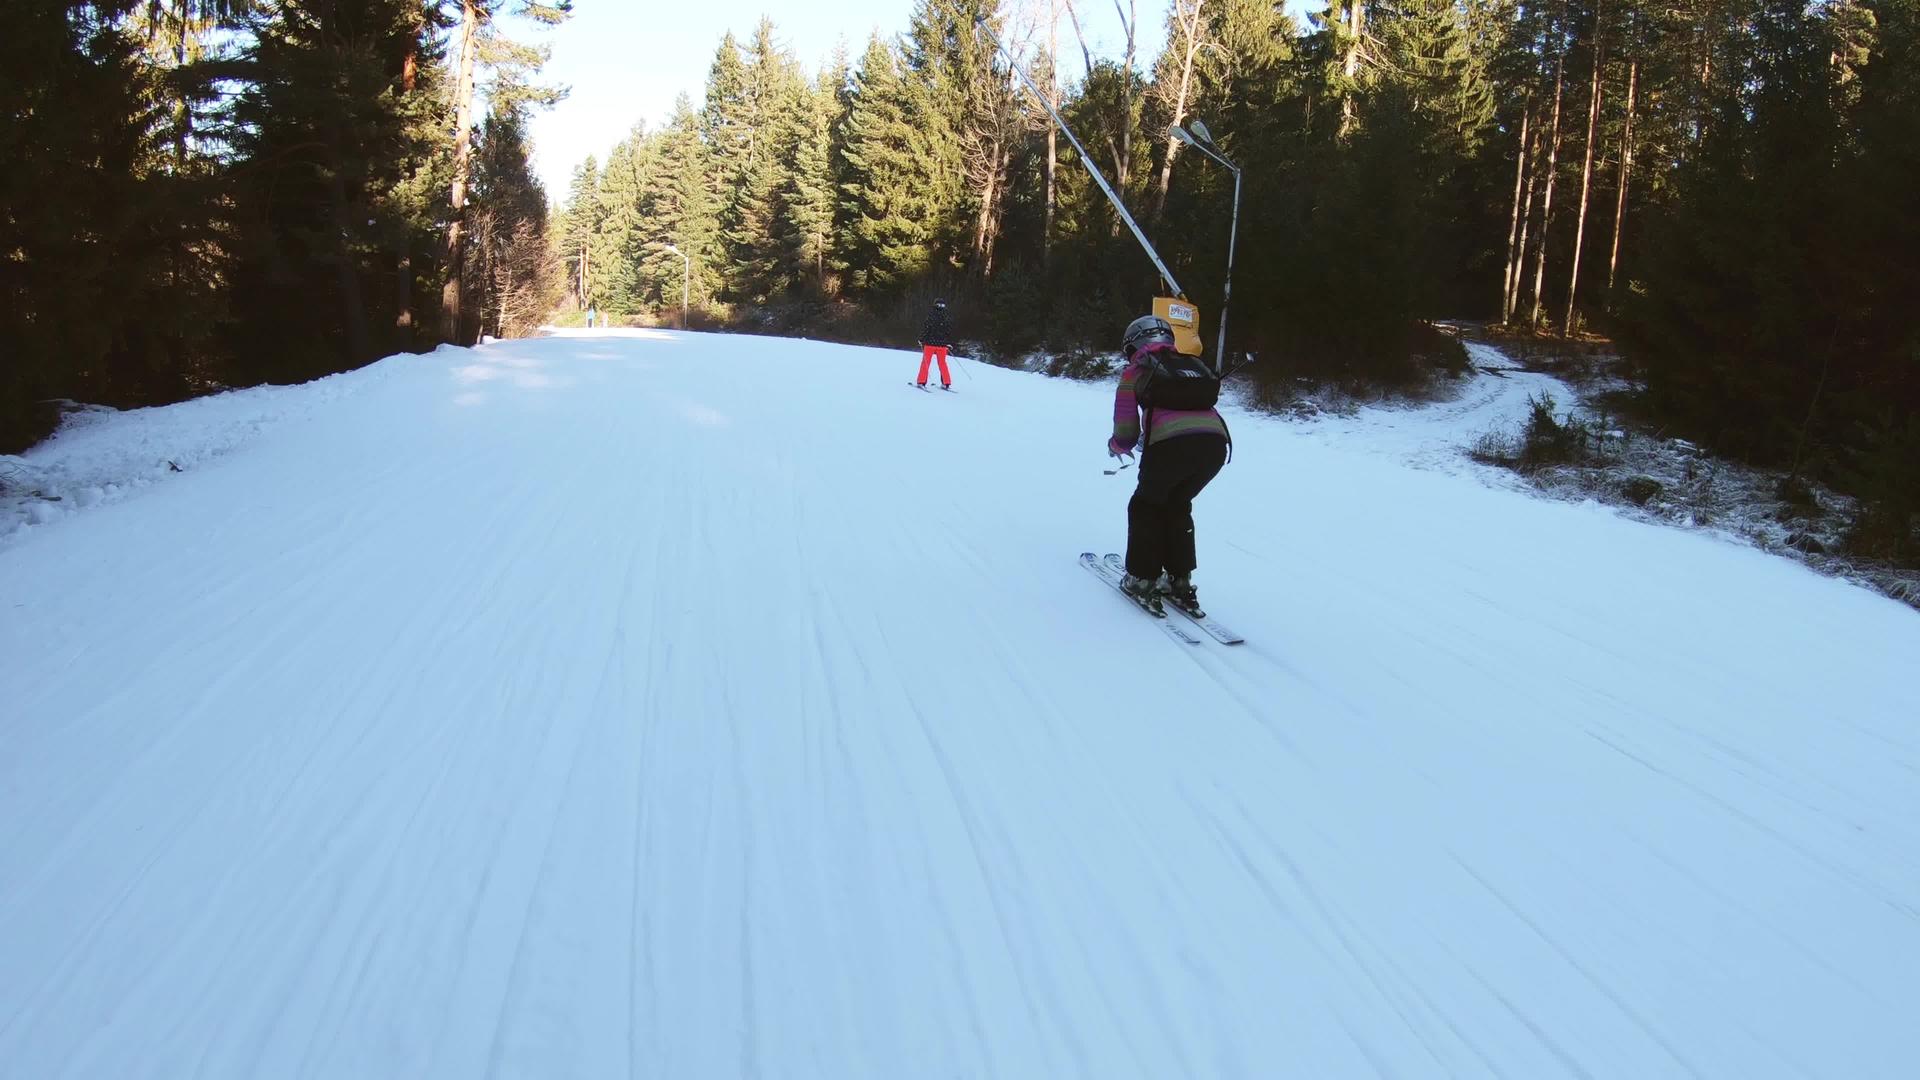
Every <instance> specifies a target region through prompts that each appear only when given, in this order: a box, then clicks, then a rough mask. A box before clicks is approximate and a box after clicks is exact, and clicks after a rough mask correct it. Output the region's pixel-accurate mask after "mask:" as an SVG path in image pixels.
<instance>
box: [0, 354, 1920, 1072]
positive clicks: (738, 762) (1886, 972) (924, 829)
mask: <svg viewBox="0 0 1920 1080" xmlns="http://www.w3.org/2000/svg"><path fill="white" fill-rule="evenodd" d="M916 359H917V358H916V357H914V356H911V355H909V354H906V353H901V352H883V351H879V350H866V349H853V348H845V347H838V346H831V345H825V344H818V343H808V342H798V341H782V340H773V339H764V338H751V337H707V336H699V335H693V336H685V335H678V334H670V333H660V332H629V333H609V334H599V335H573V336H563V337H557V338H552V339H546V340H536V341H523V342H512V343H504V344H495V345H489V346H486V347H483V348H480V349H477V350H472V351H464V350H442V351H441V352H439V353H436V354H434V355H431V356H423V357H400V358H395V359H391V360H387V361H384V362H382V363H381V364H378V365H375V366H374V367H372V368H369V369H367V370H364V371H361V372H357V373H354V374H351V375H347V376H342V377H340V378H338V379H336V380H328V381H327V382H326V383H324V384H319V385H318V387H317V388H316V387H309V388H296V389H288V390H282V391H260V392H252V393H251V395H235V396H232V397H231V398H221V399H214V400H212V401H208V402H201V403H196V404H194V405H192V406H188V407H187V408H191V409H193V410H196V411H197V413H198V414H199V415H201V416H202V417H203V418H204V422H205V424H206V426H207V427H208V428H209V429H218V430H221V431H226V430H228V429H229V427H230V425H225V421H223V420H222V419H221V415H222V410H223V409H229V408H231V409H237V410H241V411H242V412H243V413H245V414H246V415H248V416H257V415H264V414H263V412H262V409H261V407H260V401H259V397H260V395H261V394H267V395H285V396H286V397H285V402H284V405H285V407H276V408H274V409H271V410H266V412H268V413H271V419H270V421H262V422H260V423H258V424H255V425H254V427H253V428H251V429H250V430H251V431H252V434H250V435H249V436H248V437H247V438H245V439H228V438H227V437H226V436H225V435H222V436H221V437H220V445H221V446H222V447H224V448H225V453H224V454H222V455H219V456H205V455H203V456H201V457H199V458H195V459H194V460H195V462H196V464H194V465H193V467H191V468H187V469H186V470H185V471H184V472H182V473H180V474H178V475H171V476H169V477H167V478H165V479H163V480H161V481H160V482H157V483H154V484H151V485H149V486H147V487H144V488H142V489H141V490H139V491H137V492H134V493H133V494H131V495H125V496H121V497H115V498H106V499H100V500H97V501H98V502H99V503H100V505H97V506H95V507H93V508H90V509H87V510H85V511H83V512H80V513H74V514H70V515H67V516H65V517H62V518H59V519H57V520H54V521H52V522H51V523H49V524H44V525H38V526H34V527H32V528H29V529H26V530H23V531H19V532H17V533H15V534H14V535H13V536H12V537H10V538H8V539H7V540H5V541H4V542H0V612H4V616H5V617H4V619H0V1075H4V1076H6V1077H21V1078H32V1080H41V1078H54V1077H66V1076H82V1077H114V1078H123V1077H143V1076H163V1077H184V1076H210V1077H269V1076H271V1077H300V1076H315V1077H463V1078H464V1077H480V1076H525V1077H576V1076H577V1077H607V1076H660V1077H734V1076H764V1077H815V1076H817V1077H856V1076H858V1077H865V1076H874V1077H906V1076H965V1077H975V1076H1011V1077H1066V1076H1091V1077H1154V1078H1162V1077H1176V1076H1203V1077H1212V1076H1247V1077H1281V1076H1288V1077H1308V1078H1341V1077H1371V1076H1396V1077H1442V1076H1505V1077H1516V1078H1528V1080H1532V1078H1545V1077H1559V1076H1578V1077H1632V1078H1647V1077H1669V1076H1673V1077H1680V1076H1705V1077H1737V1078H1743V1080H1750V1078H1759V1077H1776V1076H1778V1077H1789V1076H1791V1077H1803V1076H1817V1077H1839V1078H1868V1077H1889V1078H1894V1077H1901V1078H1907V1077H1912V1076H1914V1075H1916V1073H1915V1068H1916V1065H1915V1063H1916V1062H1920V1023H1916V1017H1920V680H1916V671H1917V670H1920V663H1916V660H1917V659H1920V618H1917V617H1916V616H1915V615H1914V613H1913V612H1912V611H1910V610H1907V609H1905V608H1902V607H1900V606H1898V605H1896V604H1894V603H1893V602H1891V601H1888V600H1885V599H1882V598H1880V597H1878V596H1875V595H1873V594H1870V593H1868V592H1865V591H1862V590H1860V589H1856V588H1853V587H1850V586H1847V585H1844V584H1841V583H1839V582H1836V581H1833V580H1829V579H1826V578H1821V577H1818V576H1815V575H1814V574H1812V573H1809V572H1807V571H1806V570H1804V569H1802V568H1800V567H1798V566H1796V565H1794V564H1792V563H1790V562H1787V561H1784V560H1780V559H1775V558H1770V557H1768V556H1765V555H1762V554H1759V553H1757V552H1755V551H1752V550H1750V549H1745V548H1741V547H1737V546H1733V545H1729V544H1725V543H1721V542H1716V541H1714V540H1711V539H1708V538H1704V537H1701V536H1699V535H1695V534H1689V533H1685V532H1679V531H1672V530H1663V529H1659V528H1653V527H1649V526H1646V525H1641V524H1636V523H1632V522H1628V521H1625V520H1622V519H1620V518H1617V517H1615V516H1613V515H1611V514H1609V513H1607V512H1605V511H1602V510H1599V509H1597V508H1593V507H1581V506H1572V505H1565V504H1560V503H1553V502H1545V501H1537V500H1533V499H1529V498H1527V497H1525V496H1523V495H1521V494H1518V493H1515V492H1513V491H1509V490H1501V489H1498V488H1496V487H1489V486H1487V485H1486V484H1484V483H1483V482H1482V479H1481V478H1479V477H1477V476H1476V475H1474V470H1473V469H1471V468H1470V467H1463V468H1459V469H1454V470H1438V469H1432V468H1424V469H1423V468H1411V467H1409V466H1408V464H1407V463H1406V461H1405V460H1404V459H1403V458H1401V457H1399V456H1396V455H1394V454H1388V453H1381V452H1378V450H1377V449H1375V448H1373V447H1372V446H1371V445H1370V444H1369V443H1368V440H1367V437H1366V425H1365V424H1364V423H1354V424H1346V425H1333V426H1329V425H1319V426H1304V427H1303V426H1300V425H1289V424H1285V423H1281V422H1278V421H1267V420H1263V419H1260V418H1257V417H1253V416H1249V415H1245V414H1240V413H1235V414H1233V416H1232V421H1233V425H1234V431H1235V435H1236V437H1237V451H1236V454H1235V458H1234V461H1233V463H1232V464H1231V465H1229V466H1228V467H1227V470H1226V471H1225V472H1224V473H1223V474H1222V476H1221V477H1220V479H1219V480H1218V481H1217V482H1216V483H1215V485H1214V486H1213V487H1212V488H1210V489H1209V490H1208V491H1207V492H1206V493H1205V494H1204V495H1203V496H1202V497H1201V499H1200V502H1199V506H1198V517H1199V527H1200V532H1199V547H1200V554H1201V569H1200V573H1199V574H1198V576H1197V579H1196V580H1197V581H1198V583H1199V585H1200V589H1201V596H1202V598H1203V599H1204V600H1205V601H1206V602H1207V604H1208V606H1209V608H1211V609H1212V610H1213V611H1214V612H1216V613H1217V614H1218V615H1219V616H1220V617H1221V618H1222V619H1223V620H1225V621H1226V622H1227V623H1229V624H1230V625H1232V626H1233V627H1234V628H1235V629H1236V630H1238V631H1240V632H1241V633H1243V634H1245V635H1246V636H1247V638H1248V643H1247V644H1246V645H1244V646H1239V647H1235V648H1232V649H1228V648H1224V647H1221V646H1219V645H1217V644H1216V643H1214V642H1212V641H1208V642H1206V643H1204V644H1202V645H1201V646H1198V647H1189V646H1183V645H1180V644H1179V643H1177V642H1174V641H1171V640H1169V639H1168V638H1167V637H1166V636H1164V635H1163V634H1161V633H1160V632H1159V631H1158V630H1157V629H1156V628H1155V627H1154V626H1152V625H1151V624H1150V622H1149V621H1148V619H1147V618H1146V617H1145V616H1143V615H1142V614H1141V613H1140V612H1138V611H1135V610H1134V609H1132V608H1131V607H1129V606H1128V605H1127V603H1126V602H1125V601H1124V600H1123V599H1122V598H1120V597H1118V596H1116V595H1115V594H1114V592H1113V590H1111V589H1108V588H1105V587H1104V586H1102V585H1101V584H1100V583H1099V582H1098V581H1096V580H1093V579H1092V578H1091V577H1090V576H1089V575H1088V574H1087V573H1086V572H1085V571H1084V570H1082V569H1081V568H1080V567H1078V566H1076V565H1075V561H1076V555H1077V554H1078V553H1079V552H1080V551H1083V550H1118V549H1119V547H1120V545H1121V544H1122V542H1123V519H1124V504H1125V501H1126V498H1127V495H1128V493H1129V491H1130V489H1131V487H1132V483H1133V479H1132V477H1133V473H1132V472H1126V473H1122V474H1120V475H1118V476H1114V477H1107V476H1103V475H1102V474H1101V467H1102V466H1103V465H1104V464H1105V463H1106V459H1105V456H1104V453H1103V449H1102V443H1103V441H1104V439H1105V437H1106V434H1107V424H1108V418H1109V413H1110V408H1111V402H1110V398H1109V396H1108V393H1109V391H1108V388H1105V387H1097V386H1086V385H1079V384H1074V383H1071V382H1065V381H1056V380H1049V379H1046V378H1043V377H1039V376H1035V375H1028V374H1022V373H1016V372H1010V371H1002V370H997V369H991V368H987V367H984V366H982V365H977V364H974V365H968V366H967V367H966V369H965V371H964V373H962V372H956V376H955V377H956V379H957V380H958V383H957V385H958V389H959V390H960V393H958V394H954V395H937V396H929V395H926V394H922V393H918V392H916V391H914V390H913V389H911V388H909V387H907V386H905V385H903V384H904V382H905V380H906V379H907V378H908V377H909V376H910V375H911V374H912V372H913V370H914V367H915V363H916ZM1478 393H1480V391H1479V390H1473V391H1470V394H1469V396H1468V397H1467V398H1464V399H1463V400H1464V401H1468V402H1472V401H1477V400H1484V401H1487V402H1490V403H1493V404H1496V405H1497V403H1498V402H1499V401H1501V400H1506V399H1507V398H1508V397H1511V395H1504V396H1503V395H1502V394H1499V393H1496V394H1494V395H1493V396H1491V397H1488V396H1486V395H1482V396H1481V397H1477V398H1476V397H1474V396H1473V395H1474V394H1478ZM316 394H317V395H320V397H319V398H318V399H315V400H309V398H312V396H313V395H316ZM300 395H307V397H304V398H303V397H301V396H300ZM1523 401H1524V395H1522V396H1521V398H1520V399H1519V400H1518V402H1515V403H1516V404H1517V403H1520V402H1523ZM222 402H227V403H228V404H222ZM303 402H304V404H302V403H303ZM1484 413H1485V410H1479V411H1477V412H1476V411H1475V410H1472V409H1469V410H1467V411H1466V413H1464V414H1463V415H1462V417H1461V420H1460V422H1461V424H1462V425H1471V424H1480V423H1481V422H1483V421H1484V420H1486V419H1487V417H1486V416H1485V415H1484ZM223 425H224V426H223ZM116 430H128V431H136V430H137V431H139V432H143V433H144V434H141V435H140V436H139V438H149V437H151V438H159V437H160V436H158V435H154V434H153V433H154V431H155V430H157V429H156V428H155V426H154V425H153V424H152V423H151V414H129V415H125V416H119V417H108V418H106V419H104V420H98V421H96V422H95V423H94V425H93V426H91V427H90V428H89V429H87V431H86V432H84V433H76V435H75V436H74V437H73V439H74V440H79V441H67V442H66V443H65V445H66V447H67V449H65V450H63V449H62V445H63V441H62V440H55V442H54V443H53V444H52V445H50V446H49V447H47V448H45V449H44V450H43V451H40V452H38V454H37V456H36V455H30V456H29V459H28V460H29V461H30V462H37V463H38V467H43V468H45V469H47V470H48V472H49V474H52V473H57V472H59V471H60V468H59V467H57V466H59V465H60V463H59V461H58V460H56V459H58V458H59V456H60V455H61V454H80V455H82V456H85V454H87V453H91V452H92V451H88V450H86V447H87V445H88V443H87V442H86V441H85V440H82V439H80V436H81V435H82V434H84V435H85V436H86V439H93V440H101V443H100V445H102V446H105V445H108V444H111V443H112V442H113V439H114V438H115V436H114V432H115V431H116ZM1472 433H1473V432H1472V431H1471V430H1462V431H1461V432H1460V437H1461V441H1465V440H1466V439H1468V438H1470V437H1471V435H1472ZM169 437H173V436H169ZM1416 444H1417V445H1418V446H1419V447H1425V446H1426V437H1425V436H1424V435H1422V436H1421V437H1420V438H1418V439H1413V440H1410V441H1409V442H1408V445H1409V446H1410V447H1413V446H1415V445H1416ZM100 452H101V453H104V452H105V451H100ZM1421 452H1422V453H1423V454H1424V453H1426V450H1425V449H1422V451H1421ZM65 464H66V466H70V468H69V471H68V473H67V474H69V475H75V476H79V475H82V474H83V473H84V472H85V470H84V468H82V467H81V464H80V463H76V462H66V463H65Z"/></svg>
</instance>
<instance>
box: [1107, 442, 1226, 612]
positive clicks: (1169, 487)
mask: <svg viewBox="0 0 1920 1080" xmlns="http://www.w3.org/2000/svg"><path fill="white" fill-rule="evenodd" d="M1226 463H1227V440H1225V439H1223V438H1221V437H1220V436H1218V435H1213V434H1207V433H1202V434H1195V435H1175V436H1173V437H1172V438H1169V439H1166V440H1164V441H1161V442H1157V443H1154V444H1153V445H1151V446H1149V447H1147V448H1146V450H1144V451H1143V452H1142V453H1141V455H1140V483H1139V486H1137V487H1135V488H1134V489H1133V499H1132V501H1130V502H1128V503H1127V573H1129V574H1132V575H1134V576H1135V577H1143V578H1155V577H1159V576H1160V571H1162V570H1165V571H1166V572H1167V573H1168V574H1170V575H1172V576H1173V577H1179V576H1181V575H1183V574H1191V573H1193V567H1194V561H1195V558H1194V553H1193V497H1194V496H1195V495H1198V494H1200V489H1201V488H1204V487H1206V486H1207V484H1208V483H1209V482H1211V481H1212V480H1213V478H1214V477H1215V476H1217V475H1219V473H1220V469H1221V467H1222V466H1224V465H1225V464H1226Z"/></svg>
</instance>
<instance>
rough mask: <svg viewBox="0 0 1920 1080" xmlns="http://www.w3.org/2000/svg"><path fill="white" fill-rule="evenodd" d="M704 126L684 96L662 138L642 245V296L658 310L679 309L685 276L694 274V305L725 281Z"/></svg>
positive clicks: (646, 198)
mask: <svg viewBox="0 0 1920 1080" xmlns="http://www.w3.org/2000/svg"><path fill="white" fill-rule="evenodd" d="M703 125H704V117H703V116H702V114H700V113H697V112H695V111H694V108H693V105H692V103H691V102H690V101H689V100H688V99H687V95H685V94H682V95H680V97H679V99H678V100H677V101H675V102H674V111H673V116H672V118H671V119H670V120H669V121H668V122H667V126H666V128H665V130H664V131H662V132H661V134H660V139H659V165H658V167H657V168H656V169H655V171H654V173H653V176H654V180H653V183H652V184H651V185H650V187H649V189H648V191H647V193H646V194H645V195H644V196H643V205H645V206H646V207H647V208H648V209H647V213H646V214H645V215H644V219H645V221H646V222H647V226H646V228H645V230H644V235H645V239H644V240H643V242H642V250H644V251H645V252H646V256H645V263H644V270H643V277H644V280H645V282H646V285H645V286H644V288H643V290H642V295H643V296H645V297H647V298H649V299H650V300H651V302H652V303H653V304H654V306H656V307H677V306H678V305H679V303H680V299H681V286H682V284H683V276H684V275H687V274H689V273H690V275H691V281H690V291H691V293H692V297H691V298H692V301H693V302H694V303H704V302H705V301H707V300H710V299H711V298H713V297H714V296H715V295H716V294H717V293H718V292H719V290H720V288H721V283H722V281H723V280H724V275H725V254H724V252H723V249H722V247H721V242H720V222H719V207H718V205H717V204H716V200H715V198H714V195H713V191H712V189H711V186H710V183H709V178H710V177H711V176H712V175H713V171H714V166H713V163H712V160H711V152H710V150H709V144H708V143H707V141H706V139H704V138H703V137H702V134H701V129H702V127H703ZM667 244H672V245H673V246H674V247H676V248H678V249H679V250H680V251H682V252H684V253H685V254H686V255H687V257H688V260H690V262H689V263H683V262H682V261H681V259H680V257H679V256H676V255H674V254H673V253H672V252H670V251H667V250H666V249H665V247H664V245H667ZM689 268H690V269H689Z"/></svg>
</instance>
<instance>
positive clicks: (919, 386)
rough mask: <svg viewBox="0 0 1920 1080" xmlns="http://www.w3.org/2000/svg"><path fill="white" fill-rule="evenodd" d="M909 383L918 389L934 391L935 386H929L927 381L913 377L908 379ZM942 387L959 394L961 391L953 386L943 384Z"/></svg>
mask: <svg viewBox="0 0 1920 1080" xmlns="http://www.w3.org/2000/svg"><path fill="white" fill-rule="evenodd" d="M907 385H908V386H911V387H913V388H914V389H916V390H925V391H926V392H927V393H929V394H931V393H933V387H931V386H928V385H927V384H926V383H923V382H915V381H914V380H912V379H908V380H907ZM940 389H942V390H945V391H946V392H947V393H949V394H957V393H959V392H960V391H958V390H955V389H954V388H953V387H951V386H942V387H941V388H940Z"/></svg>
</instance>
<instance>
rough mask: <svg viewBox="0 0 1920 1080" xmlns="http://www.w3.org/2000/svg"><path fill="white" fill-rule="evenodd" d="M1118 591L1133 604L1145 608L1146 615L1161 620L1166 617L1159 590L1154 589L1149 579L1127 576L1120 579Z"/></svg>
mask: <svg viewBox="0 0 1920 1080" xmlns="http://www.w3.org/2000/svg"><path fill="white" fill-rule="evenodd" d="M1120 591H1121V592H1123V593H1126V594H1127V598H1128V599H1130V600H1132V601H1133V602H1134V603H1136V604H1139V605H1140V606H1141V607H1143V608H1146V609H1147V613H1148V614H1150V615H1153V616H1156V617H1158V618H1162V619H1164V618H1166V617H1167V609H1166V605H1164V604H1162V603H1161V602H1160V590H1159V589H1157V588H1155V587H1154V582H1153V581H1152V580H1151V579H1149V578H1143V577H1134V576H1133V575H1132V574H1128V575H1127V576H1126V577H1124V578H1121V579H1120Z"/></svg>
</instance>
